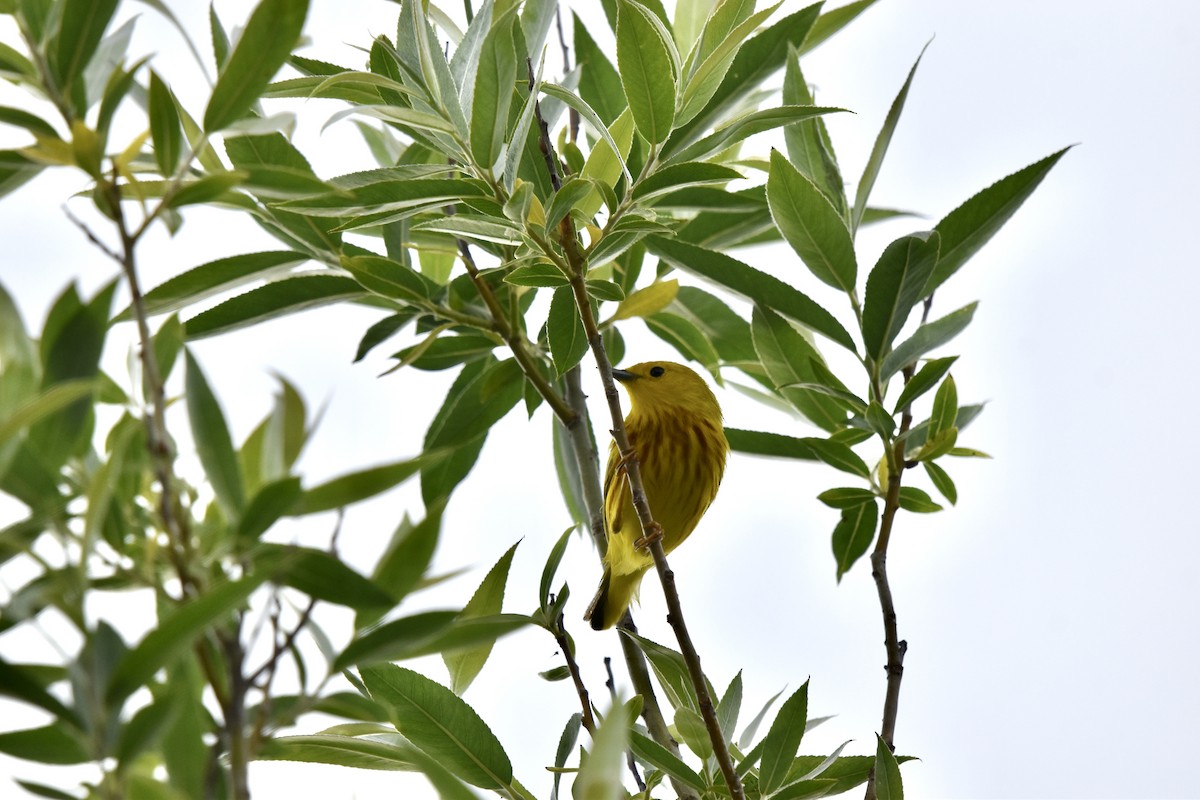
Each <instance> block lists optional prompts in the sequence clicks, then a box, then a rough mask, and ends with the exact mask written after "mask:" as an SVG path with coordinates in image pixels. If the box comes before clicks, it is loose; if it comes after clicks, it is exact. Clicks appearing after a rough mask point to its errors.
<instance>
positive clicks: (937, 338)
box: [879, 303, 979, 380]
mask: <svg viewBox="0 0 1200 800" xmlns="http://www.w3.org/2000/svg"><path fill="white" fill-rule="evenodd" d="M978 305H979V304H978V303H971V304H970V305H967V306H963V307H962V308H960V309H959V310H957V311H952V312H950V313H949V314H947V315H946V316H944V317H942V318H941V319H938V320H934V321H933V322H927V323H926V324H924V325H922V326H921V327H919V328H917V330H916V332H915V333H913V335H912V336H910V337H909V338H908V339H906V340H904V341H903V342H901V343H900V344H899V345H897V346H896V349H895V350H893V351H892V352H891V353H889V354H888V356H887V358H885V359H884V360H883V365H882V367H881V368H880V370H879V373H880V377H881V378H882V379H883V380H887V379H888V378H890V377H891V376H893V375H895V374H896V373H897V372H899V371H900V370H901V369H902V368H904V367H905V366H907V365H909V364H911V363H913V362H914V361H916V360H917V359H918V358H920V357H921V356H923V355H925V354H926V353H928V352H929V351H930V350H933V349H934V348H936V347H941V346H942V345H943V344H945V343H946V342H948V341H950V340H951V339H953V338H954V337H955V336H957V335H958V334H960V333H962V331H963V329H965V328H966V327H967V326H968V325H969V324H971V317H973V316H974V315H975V308H976V306H978Z"/></svg>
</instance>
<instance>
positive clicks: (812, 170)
mask: <svg viewBox="0 0 1200 800" xmlns="http://www.w3.org/2000/svg"><path fill="white" fill-rule="evenodd" d="M783 103H784V105H792V106H810V105H813V97H812V94H811V93H810V92H809V90H808V84H807V83H806V81H805V79H804V73H803V72H802V71H801V69H800V54H799V52H798V51H796V50H795V49H794V48H792V49H790V50H789V53H788V59H787V66H786V69H785V71H784V76H783ZM783 139H784V142H785V143H786V145H787V154H788V160H789V161H791V163H792V164H793V165H794V166H795V167H796V169H797V170H799V172H800V173H801V174H802V175H804V177H806V178H808V179H809V180H810V181H812V182H813V184H814V185H815V186H816V187H817V188H818V189H820V190H821V192H822V193H823V194H824V195H825V197H826V198H828V199H829V202H830V203H831V204H832V205H833V207H834V209H835V210H836V211H837V212H838V215H839V216H841V217H843V218H844V217H845V216H846V187H845V184H844V182H843V181H842V173H841V170H839V169H838V163H837V157H836V156H835V155H834V153H833V145H832V144H831V142H830V140H829V132H828V131H827V130H826V129H825V121H824V120H823V119H821V118H820V117H813V118H811V119H805V120H800V121H798V122H793V123H790V124H788V125H785V126H784V128H783Z"/></svg>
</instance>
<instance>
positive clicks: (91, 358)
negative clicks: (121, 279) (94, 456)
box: [27, 283, 115, 470]
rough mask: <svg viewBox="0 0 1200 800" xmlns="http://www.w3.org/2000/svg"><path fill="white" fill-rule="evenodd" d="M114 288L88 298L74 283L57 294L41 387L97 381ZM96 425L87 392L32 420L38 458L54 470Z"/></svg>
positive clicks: (44, 344)
mask: <svg viewBox="0 0 1200 800" xmlns="http://www.w3.org/2000/svg"><path fill="white" fill-rule="evenodd" d="M114 288H115V284H112V283H110V284H108V286H106V287H105V288H104V289H102V290H101V291H100V292H98V293H97V294H96V296H95V297H94V298H92V300H91V301H89V302H87V303H84V302H83V301H82V300H81V299H80V298H79V295H78V293H77V292H76V290H75V287H74V286H72V287H70V288H69V289H67V290H66V291H64V292H63V293H62V294H61V295H59V298H58V299H57V300H56V301H55V303H54V305H53V307H52V308H51V310H50V313H49V315H48V317H47V319H46V324H45V326H44V329H43V331H42V337H41V342H40V348H39V349H40V356H41V360H42V384H41V389H42V390H43V391H46V390H49V389H50V388H51V387H53V386H55V385H60V384H65V383H74V382H75V381H76V380H84V381H89V382H90V381H95V380H96V379H98V378H99V377H100V376H101V374H102V373H101V372H100V355H101V352H102V351H103V349H104V339H105V334H106V333H107V330H108V315H109V310H110V308H111V306H112V296H113V290H114ZM94 426H95V415H94V411H93V408H92V402H91V401H90V400H89V399H88V398H86V397H83V398H80V399H77V400H75V402H74V403H72V404H71V405H69V406H67V407H65V408H63V409H61V410H59V411H57V412H55V413H54V414H50V415H48V416H46V417H44V418H42V419H41V420H39V421H38V422H37V423H35V424H34V425H32V426H31V428H30V429H29V432H28V434H27V436H28V439H27V442H28V445H29V446H30V447H32V448H33V449H34V451H35V452H36V453H37V456H38V460H39V462H40V463H41V464H42V465H44V466H45V467H46V468H47V469H49V470H55V469H57V467H58V466H59V465H61V464H62V463H63V462H65V461H66V460H67V459H68V458H70V457H71V456H73V455H77V454H80V453H82V452H83V451H84V450H85V449H86V448H87V446H88V444H89V442H88V440H89V439H90V437H91V432H92V430H93V428H94Z"/></svg>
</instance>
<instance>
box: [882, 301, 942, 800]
mask: <svg viewBox="0 0 1200 800" xmlns="http://www.w3.org/2000/svg"><path fill="white" fill-rule="evenodd" d="M932 306H933V295H930V296H929V297H927V298H925V302H924V303H923V304H922V309H921V324H922V325H924V324H925V322H926V321H927V320H928V319H929V311H930V309H931V308H932ZM915 371H916V366H915V365H914V364H909V365H907V366H906V367H904V369H903V370H902V375H903V376H904V383H906V384H907V383H908V382H909V381H910V380H912V377H913V374H914V373H915ZM912 421H913V415H912V407H911V406H905V408H904V409H903V410H902V411H901V414H900V428H899V430H898V431H897V433H896V438H895V440H894V444H893V445H892V450H891V451H890V452H889V454H888V485H887V495H886V497H885V498H884V503H883V516H882V517H881V519H880V522H879V538H878V539H877V540H876V541H875V549H874V551H872V553H871V577H872V578H874V579H875V591H876V593H877V594H878V595H879V610H880V612H881V613H882V614H883V646H884V650H885V651H886V653H887V664H886V665H885V666H884V670H885V671H886V672H887V688H886V690H885V692H884V698H883V721H882V723H881V724H880V729H879V735H880V737H881V738H882V739H883V741H884V743H886V744H887V746H888V747H889V748H891V749H892V751H893V752H894V751H895V749H896V744H895V737H896V718H897V716H898V715H899V712H900V682H901V681H902V680H903V679H904V656H905V654H906V653H908V642H907V641H906V640H904V639H901V638H900V632H899V628H898V626H897V624H896V603H895V600H894V599H893V597H892V587H891V583H890V582H889V581H888V574H887V550H888V545H889V543H890V542H891V539H892V529H893V526H894V525H895V520H896V512H897V511H899V509H900V483H901V478H902V476H903V473H904V470H905V469H906V468H908V467H910V466H913V465H911V464H909V462H908V461H907V460H906V459H905V457H904V451H905V434H906V433H908V431H909V429H910V428H911V427H912ZM865 800H875V770H874V769H872V770H871V774H870V776H869V777H868V779H867V791H866V795H865Z"/></svg>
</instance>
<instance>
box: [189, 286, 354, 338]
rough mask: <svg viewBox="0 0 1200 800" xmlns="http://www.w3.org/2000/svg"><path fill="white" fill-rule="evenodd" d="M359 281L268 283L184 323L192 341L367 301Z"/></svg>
mask: <svg viewBox="0 0 1200 800" xmlns="http://www.w3.org/2000/svg"><path fill="white" fill-rule="evenodd" d="M365 296H366V292H364V291H363V288H362V286H361V285H359V283H358V282H357V281H354V280H351V279H350V278H345V277H342V276H340V275H321V274H307V275H297V276H296V277H292V278H286V279H284V280H280V281H275V282H274V283H268V284H266V285H265V286H260V287H259V288H257V289H252V290H250V291H249V292H246V293H245V294H240V295H238V296H237V297H233V298H231V299H229V300H226V301H225V302H223V303H221V304H219V305H217V306H214V307H213V308H210V309H208V310H207V311H202V312H201V313H199V314H197V315H196V316H194V317H192V318H191V319H189V320H187V321H186V322H185V323H184V328H185V330H186V332H187V338H188V340H189V341H191V340H195V339H203V338H205V337H207V336H216V335H218V334H222V333H229V332H230V331H235V330H239V329H241V328H247V327H250V326H251V325H257V324H259V323H261V322H266V321H268V320H271V319H275V318H276V317H282V316H285V315H288V314H295V313H297V312H299V311H305V310H307V309H310V308H318V307H320V306H326V305H330V304H332V303H340V302H343V301H345V300H352V299H358V298H361V297H365Z"/></svg>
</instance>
